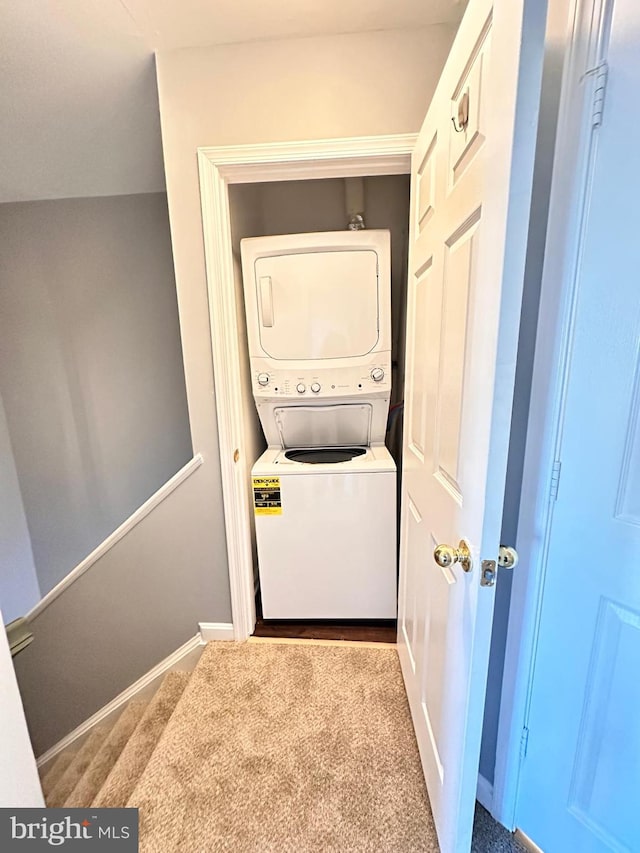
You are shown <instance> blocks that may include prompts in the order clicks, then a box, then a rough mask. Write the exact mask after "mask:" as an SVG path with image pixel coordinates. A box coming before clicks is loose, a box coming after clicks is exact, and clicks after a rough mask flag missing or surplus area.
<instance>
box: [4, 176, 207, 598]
mask: <svg viewBox="0 0 640 853" xmlns="http://www.w3.org/2000/svg"><path fill="white" fill-rule="evenodd" d="M0 245H2V252H1V253H0V278H1V280H2V289H1V290H0V392H1V393H2V396H3V398H4V402H5V408H6V413H7V421H8V425H9V433H10V435H11V442H12V446H13V453H14V457H15V463H16V468H17V472H18V479H19V481H20V486H21V490H22V498H23V501H24V507H25V512H26V516H27V520H28V524H29V530H30V533H31V544H32V548H33V556H34V560H35V565H36V570H37V574H38V579H39V583H40V590H41V592H42V594H43V595H44V594H45V593H46V592H48V591H49V590H50V589H52V588H53V587H54V586H55V585H56V584H57V583H58V582H59V581H60V580H61V579H62V578H63V577H64V576H65V575H66V574H67V573H68V572H69V571H70V570H71V569H72V568H73V567H74V566H75V565H76V564H77V563H79V562H80V561H81V560H82V559H83V558H84V557H86V556H87V554H89V553H90V552H91V551H92V550H93V549H94V548H95V547H96V546H97V545H98V544H99V543H100V542H101V541H102V540H103V539H105V538H106V537H107V536H108V535H109V534H110V533H112V532H113V530H114V529H115V528H116V527H118V525H119V524H121V523H122V522H123V521H124V520H125V519H126V518H127V517H128V516H129V515H130V514H131V513H132V512H133V511H134V510H135V509H137V508H138V507H139V506H140V505H141V504H142V503H144V501H145V500H146V499H147V498H148V497H149V496H150V495H152V494H153V493H154V492H155V491H156V490H157V489H158V488H159V487H160V486H161V485H162V484H163V483H164V482H166V480H168V479H169V478H170V477H171V476H172V475H173V474H174V473H175V472H176V471H177V470H179V469H180V468H181V467H182V466H183V465H184V464H185V463H186V462H187V461H188V460H189V459H190V458H191V436H190V432H189V420H188V414H187V405H186V394H185V386H184V373H183V368H182V351H181V344H180V333H179V326H178V311H177V304H176V294H175V279H174V274H173V259H172V254H171V243H170V235H169V221H168V214H167V205H166V196H165V195H164V194H163V193H153V194H144V195H130V196H112V197H103V198H82V199H65V200H56V201H41V202H25V203H16V204H4V205H0Z"/></svg>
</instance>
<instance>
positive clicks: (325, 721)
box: [128, 643, 438, 853]
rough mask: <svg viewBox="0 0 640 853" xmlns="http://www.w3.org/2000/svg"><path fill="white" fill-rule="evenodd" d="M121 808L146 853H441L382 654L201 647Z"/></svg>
mask: <svg viewBox="0 0 640 853" xmlns="http://www.w3.org/2000/svg"><path fill="white" fill-rule="evenodd" d="M128 805H129V806H138V807H139V808H140V825H141V845H140V850H141V851H143V853H169V851H171V853H173V851H190V853H211V851H216V853H217V851H233V853H258V851H260V853H288V851H291V853H293V851H295V853H312V851H313V853H325V852H326V853H338V851H340V853H349V851H353V852H354V853H355V851H357V853H369V851H371V853H373V851H375V853H383V852H384V851H389V853H422V851H437V850H438V846H437V842H436V840H435V831H434V828H433V823H432V818H431V814H430V810H429V805H428V801H427V796H426V791H425V787H424V780H423V777H422V772H421V769H420V762H419V758H418V751H417V746H416V743H415V738H414V734H413V729H412V726H411V721H410V717H409V709H408V705H407V700H406V697H405V693H404V688H403V684H402V677H401V674H400V666H399V663H398V658H397V654H396V652H395V650H394V649H388V648H370V647H368V648H357V647H339V646H317V645H280V644H252V643H245V644H241V645H236V644H234V643H210V644H209V645H208V646H207V648H206V650H205V651H204V653H203V655H202V658H201V659H200V661H199V663H198V666H197V668H196V670H195V672H194V673H193V676H192V677H191V680H190V681H189V684H188V685H187V687H186V689H185V692H184V693H183V695H182V697H181V698H180V701H179V703H178V705H177V707H176V710H175V712H174V713H173V715H172V717H171V719H170V720H169V723H168V724H167V727H166V729H165V730H164V733H163V735H162V737H161V738H160V740H159V742H158V744H157V746H156V749H155V751H154V753H153V755H152V756H151V759H150V761H149V764H148V765H147V767H146V769H145V771H144V773H143V775H142V777H141V779H140V781H139V783H138V785H137V786H136V788H135V789H134V791H133V794H132V795H131V797H130V799H129V802H128Z"/></svg>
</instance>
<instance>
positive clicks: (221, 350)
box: [198, 134, 416, 640]
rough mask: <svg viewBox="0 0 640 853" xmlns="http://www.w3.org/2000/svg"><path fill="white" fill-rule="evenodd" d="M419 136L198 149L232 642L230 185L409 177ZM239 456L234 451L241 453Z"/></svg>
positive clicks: (243, 488)
mask: <svg viewBox="0 0 640 853" xmlns="http://www.w3.org/2000/svg"><path fill="white" fill-rule="evenodd" d="M415 140H416V136H415V134H398V135H391V136H366V137H356V138H350V139H322V140H316V141H305V142H287V143H272V144H268V145H238V146H228V147H219V148H209V147H203V148H198V167H199V172H200V199H201V206H202V223H203V232H204V248H205V260H206V270H207V289H208V293H209V319H210V324H211V344H212V352H213V373H214V377H215V390H216V411H217V416H218V434H219V445H220V467H221V470H222V493H223V501H224V516H225V531H226V538H227V554H228V561H229V583H230V587H231V611H232V617H233V628H234V637H235V639H236V640H246V639H247V638H248V637H249V636H250V635H251V634H252V633H253V630H254V627H255V621H256V614H255V602H254V583H253V560H252V553H251V540H250V533H249V531H250V515H249V513H250V506H251V502H250V495H249V483H248V482H247V477H246V470H245V467H244V465H240V464H238V462H239V461H240V459H241V458H242V450H243V448H242V436H243V418H242V405H241V394H240V389H241V376H240V359H239V350H238V338H237V335H236V329H237V314H236V299H235V287H234V276H233V257H232V251H231V221H230V216H229V192H228V188H229V184H234V183H257V182H263V181H292V180H307V179H310V178H315V179H317V178H344V177H352V176H358V175H400V174H408V173H409V170H410V165H411V152H412V151H413V147H414V145H415ZM236 451H237V452H236Z"/></svg>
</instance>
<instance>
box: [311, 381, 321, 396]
mask: <svg viewBox="0 0 640 853" xmlns="http://www.w3.org/2000/svg"><path fill="white" fill-rule="evenodd" d="M311 390H312V391H313V393H314V394H317V393H318V391H319V390H320V383H319V382H314V383H312V385H311Z"/></svg>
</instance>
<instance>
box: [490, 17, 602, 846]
mask: <svg viewBox="0 0 640 853" xmlns="http://www.w3.org/2000/svg"><path fill="white" fill-rule="evenodd" d="M610 5H611V4H610V2H609V0H574V3H573V13H574V14H573V15H572V20H573V26H572V30H571V33H570V35H569V44H568V49H567V53H566V61H565V68H564V72H563V80H562V92H561V98H560V107H559V119H558V131H557V137H556V151H555V156H554V163H553V179H552V185H551V194H550V204H549V219H548V224H547V240H546V246H545V259H544V269H543V275H542V291H541V298H540V314H539V323H538V331H537V341H536V352H535V359H534V369H533V380H532V391H531V402H530V409H529V411H530V415H529V423H528V431H527V445H526V452H525V462H524V471H523V479H522V493H521V494H522V497H521V504H520V513H519V520H518V533H517V543H516V544H517V548H518V552H519V555H520V564H519V568H517V569H516V570H515V575H514V578H513V587H512V595H511V607H510V611H509V626H508V633H507V644H506V655H505V666H504V676H503V688H502V698H501V705H500V719H499V726H498V740H497V750H496V765H495V776H494V785H493V807H492V813H493V815H494V817H495V818H496V819H497V820H499V821H500V822H501V823H503V824H504V825H505V826H507V827H509V828H510V829H513V828H514V826H515V824H516V817H517V812H516V806H517V796H518V785H519V776H520V765H521V761H522V756H523V754H524V752H526V736H527V720H528V714H529V705H530V700H531V686H532V680H533V673H534V667H535V656H536V648H537V637H538V631H539V625H540V615H541V609H542V597H543V592H544V582H545V575H546V569H547V557H548V549H549V540H550V533H551V522H552V518H553V507H554V501H553V497H552V494H553V489H554V485H553V481H554V477H557V475H558V469H557V464H556V463H557V462H558V461H559V451H560V443H561V439H562V426H563V414H564V406H565V398H566V391H567V381H568V373H569V368H570V361H571V352H572V344H573V327H574V315H575V303H576V298H577V292H578V288H579V274H580V262H581V249H582V243H583V234H584V225H585V212H586V209H587V205H588V202H589V189H590V175H591V170H592V164H593V160H594V154H595V150H596V147H597V133H595V134H594V133H593V132H592V131H593V126H594V125H593V119H592V114H593V100H594V92H595V87H596V81H597V76H598V75H597V73H595V71H594V72H592V71H591V69H596V68H597V67H598V66H599V65H600V63H602V62H604V61H605V57H606V33H607V26H608V19H607V15H608V13H609V7H610ZM585 72H588V73H585Z"/></svg>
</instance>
